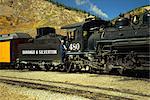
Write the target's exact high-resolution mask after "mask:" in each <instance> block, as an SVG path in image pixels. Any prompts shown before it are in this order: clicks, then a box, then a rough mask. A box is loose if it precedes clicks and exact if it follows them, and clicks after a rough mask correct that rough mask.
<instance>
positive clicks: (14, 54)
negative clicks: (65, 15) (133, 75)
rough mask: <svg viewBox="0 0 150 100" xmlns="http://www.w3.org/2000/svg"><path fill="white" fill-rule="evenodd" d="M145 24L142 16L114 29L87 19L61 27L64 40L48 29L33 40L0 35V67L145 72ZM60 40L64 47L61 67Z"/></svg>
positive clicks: (148, 41) (148, 40)
mask: <svg viewBox="0 0 150 100" xmlns="http://www.w3.org/2000/svg"><path fill="white" fill-rule="evenodd" d="M149 22H150V13H149V12H146V13H144V14H141V15H139V16H133V17H132V18H131V19H128V18H124V17H123V18H121V19H118V20H117V21H116V23H115V24H114V25H112V24H111V23H110V22H108V21H105V20H102V19H87V20H85V21H84V22H80V23H75V24H71V25H67V26H63V27H61V29H65V30H66V31H67V36H66V37H64V36H60V35H57V34H56V33H55V29H54V28H51V27H43V28H38V29H37V36H36V38H35V39H33V38H32V37H31V36H29V35H28V34H26V33H14V34H5V35H0V65H1V66H3V65H4V64H8V65H12V66H13V67H15V68H17V69H24V68H27V69H30V70H35V69H36V70H37V69H44V70H60V71H67V72H78V71H81V70H87V71H89V72H91V73H92V72H104V73H109V72H111V71H114V70H115V71H117V72H119V73H120V74H122V73H123V72H124V71H125V70H140V71H141V70H143V71H148V72H149V66H150V64H149V62H150V60H149V59H150V54H149V47H150V33H149ZM61 39H64V40H65V45H66V47H67V51H66V57H65V59H64V61H65V62H64V63H61V53H60V40H61Z"/></svg>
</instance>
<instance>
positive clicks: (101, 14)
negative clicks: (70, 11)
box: [75, 0, 108, 19]
mask: <svg viewBox="0 0 150 100" xmlns="http://www.w3.org/2000/svg"><path fill="white" fill-rule="evenodd" d="M75 2H76V4H77V5H86V6H88V7H89V9H90V11H92V12H94V13H95V14H96V15H98V16H99V17H101V18H104V19H108V15H107V14H106V13H104V12H103V11H102V10H101V9H100V8H98V7H97V6H96V5H94V4H93V3H92V2H90V1H89V0H75Z"/></svg>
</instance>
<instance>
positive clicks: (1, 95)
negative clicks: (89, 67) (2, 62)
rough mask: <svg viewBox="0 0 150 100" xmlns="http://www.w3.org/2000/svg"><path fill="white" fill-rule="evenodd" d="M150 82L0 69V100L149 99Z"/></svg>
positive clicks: (123, 78)
mask: <svg viewBox="0 0 150 100" xmlns="http://www.w3.org/2000/svg"><path fill="white" fill-rule="evenodd" d="M149 81H150V80H149V79H144V78H135V77H127V76H115V75H99V74H89V73H64V72H50V71H49V72H45V71H27V70H23V71H21V70H0V100H89V99H90V100H109V99H111V100H116V99H117V100H133V99H136V100H149V98H150V91H149V89H150V83H149Z"/></svg>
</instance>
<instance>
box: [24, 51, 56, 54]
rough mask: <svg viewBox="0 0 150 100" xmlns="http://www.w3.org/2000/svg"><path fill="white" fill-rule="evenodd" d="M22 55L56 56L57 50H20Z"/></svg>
mask: <svg viewBox="0 0 150 100" xmlns="http://www.w3.org/2000/svg"><path fill="white" fill-rule="evenodd" d="M22 54H23V55H25V54H57V50H22Z"/></svg>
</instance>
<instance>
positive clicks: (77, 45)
mask: <svg viewBox="0 0 150 100" xmlns="http://www.w3.org/2000/svg"><path fill="white" fill-rule="evenodd" d="M69 49H70V50H80V43H72V44H70V46H69Z"/></svg>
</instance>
